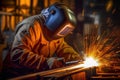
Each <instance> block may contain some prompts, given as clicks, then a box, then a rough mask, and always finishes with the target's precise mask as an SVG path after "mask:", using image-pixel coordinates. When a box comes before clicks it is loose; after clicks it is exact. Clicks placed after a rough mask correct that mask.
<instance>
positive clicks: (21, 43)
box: [11, 22, 46, 70]
mask: <svg viewBox="0 0 120 80" xmlns="http://www.w3.org/2000/svg"><path fill="white" fill-rule="evenodd" d="M39 28H40V25H39V24H38V23H37V22H35V23H34V25H33V26H30V25H29V24H24V25H22V27H21V28H20V29H19V31H18V32H17V33H16V35H15V39H14V42H13V45H12V50H11V60H12V61H13V62H15V63H17V64H20V65H22V66H24V67H28V68H31V69H35V70H41V68H43V66H44V65H45V64H44V63H45V62H46V58H45V57H44V56H43V55H40V54H38V53H37V52H33V48H34V47H35V45H36V44H37V43H38V41H39V39H40V36H41V34H40V30H41V29H39Z"/></svg>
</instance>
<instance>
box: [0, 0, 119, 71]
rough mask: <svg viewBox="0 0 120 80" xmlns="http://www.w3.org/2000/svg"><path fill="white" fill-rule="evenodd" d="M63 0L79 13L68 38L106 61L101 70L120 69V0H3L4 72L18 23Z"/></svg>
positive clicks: (0, 57)
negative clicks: (5, 61)
mask: <svg viewBox="0 0 120 80" xmlns="http://www.w3.org/2000/svg"><path fill="white" fill-rule="evenodd" d="M55 2H62V3H64V4H66V5H67V6H68V7H70V8H71V9H72V10H73V11H74V12H75V14H76V18H77V26H76V29H75V30H74V32H73V33H72V34H70V35H68V36H67V37H66V38H65V40H66V41H67V42H68V44H70V45H71V46H73V48H74V49H75V50H76V51H77V52H79V53H80V55H81V56H85V55H92V56H94V57H97V58H99V59H100V60H101V62H103V63H105V64H104V65H102V66H100V68H99V70H98V72H107V73H113V72H114V73H117V72H120V0H0V72H1V69H2V62H3V61H4V59H5V57H6V55H7V54H8V53H9V51H10V48H11V44H12V41H13V39H14V30H15V27H16V25H17V24H18V23H19V22H20V21H22V20H23V19H25V18H27V17H29V16H32V15H35V14H39V13H40V11H41V10H42V9H44V8H47V7H48V6H49V5H51V4H53V3H55Z"/></svg>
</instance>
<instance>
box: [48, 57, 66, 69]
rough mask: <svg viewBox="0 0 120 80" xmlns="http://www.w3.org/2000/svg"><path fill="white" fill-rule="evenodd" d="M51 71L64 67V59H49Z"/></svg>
mask: <svg viewBox="0 0 120 80" xmlns="http://www.w3.org/2000/svg"><path fill="white" fill-rule="evenodd" d="M47 64H48V66H49V69H55V68H60V67H63V66H64V58H57V57H52V58H48V59H47Z"/></svg>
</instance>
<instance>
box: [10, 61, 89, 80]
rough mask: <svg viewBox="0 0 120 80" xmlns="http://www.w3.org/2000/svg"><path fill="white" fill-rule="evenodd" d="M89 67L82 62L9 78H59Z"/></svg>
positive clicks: (14, 79) (16, 79)
mask: <svg viewBox="0 0 120 80" xmlns="http://www.w3.org/2000/svg"><path fill="white" fill-rule="evenodd" d="M87 69H88V68H84V67H82V64H80V63H78V64H74V65H70V66H66V67H63V68H57V69H52V70H48V71H43V72H38V73H33V74H28V75H24V76H20V77H16V78H12V79H9V80H23V79H27V78H33V77H36V76H40V77H56V78H58V77H63V76H66V75H70V74H73V73H77V72H80V71H84V70H87Z"/></svg>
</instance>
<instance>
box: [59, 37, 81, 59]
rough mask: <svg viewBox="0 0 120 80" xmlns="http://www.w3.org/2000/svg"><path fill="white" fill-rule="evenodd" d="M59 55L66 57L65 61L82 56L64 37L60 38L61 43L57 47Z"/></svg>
mask: <svg viewBox="0 0 120 80" xmlns="http://www.w3.org/2000/svg"><path fill="white" fill-rule="evenodd" d="M57 56H59V57H64V58H65V61H73V60H80V59H81V56H80V55H79V53H77V52H76V51H75V50H74V49H73V48H72V47H71V46H70V45H68V44H67V43H66V42H65V41H64V39H63V38H62V39H61V40H60V45H59V46H58V49H57Z"/></svg>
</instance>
